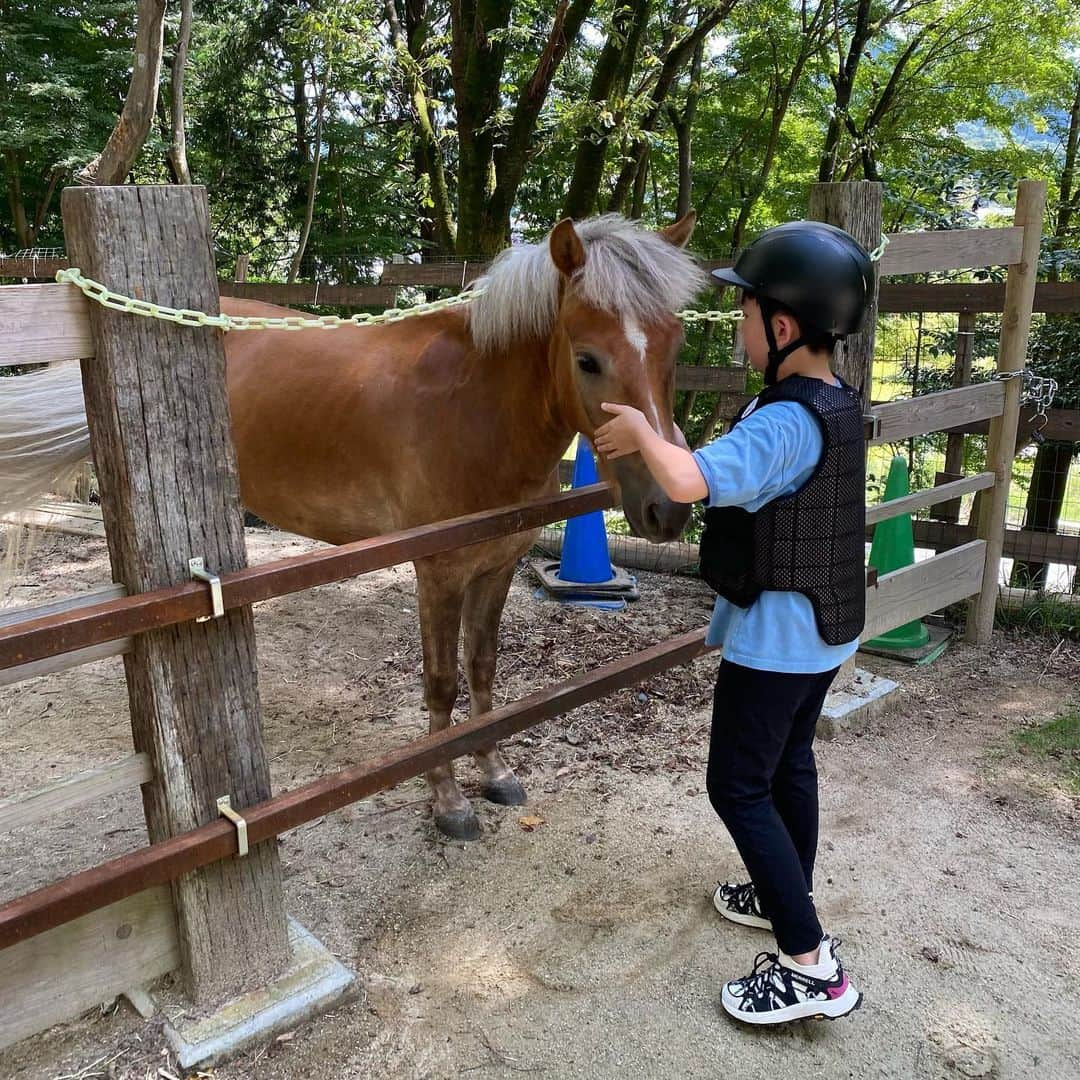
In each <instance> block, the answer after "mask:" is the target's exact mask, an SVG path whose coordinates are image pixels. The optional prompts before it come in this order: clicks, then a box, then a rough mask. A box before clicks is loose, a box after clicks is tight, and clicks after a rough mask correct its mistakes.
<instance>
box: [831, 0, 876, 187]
mask: <svg viewBox="0 0 1080 1080" xmlns="http://www.w3.org/2000/svg"><path fill="white" fill-rule="evenodd" d="M836 13H837V15H839V9H837V12H836ZM869 22H870V0H859V6H858V8H857V10H856V12H855V25H854V27H853V28H852V32H851V40H850V42H849V43H848V50H847V55H846V56H841V57H840V58H839V59H838V63H837V71H836V74H835V75H833V76H832V84H833V88H834V89H835V92H836V93H835V99H834V102H833V111H832V115H831V116H830V117H829V127H828V130H827V131H826V132H825V146H824V148H823V149H822V151H821V164H820V165H819V166H818V182H819V183H822V184H828V183H832V182H833V181H834V180H835V179H836V158H837V154H838V152H839V149H840V135H841V133H842V131H843V130H844V127H845V126H846V125H845V121H846V119H847V115H848V106H849V105H850V104H851V94H852V90H853V89H854V86H855V75H856V73H857V72H858V70H859V61H860V60H861V59H862V55H863V49H864V48H865V47H866V42H867V40H868V39H869V37H870V31H869ZM834 29H835V35H836V38H837V43H838V44H839V38H840V32H841V27H840V26H839V25H836V26H835V28H834Z"/></svg>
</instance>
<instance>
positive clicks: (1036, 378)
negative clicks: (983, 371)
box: [991, 367, 1058, 443]
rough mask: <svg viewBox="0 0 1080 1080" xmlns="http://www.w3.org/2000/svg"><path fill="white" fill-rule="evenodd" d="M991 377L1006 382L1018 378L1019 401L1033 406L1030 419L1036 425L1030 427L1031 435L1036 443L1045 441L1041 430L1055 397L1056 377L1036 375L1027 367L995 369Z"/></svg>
mask: <svg viewBox="0 0 1080 1080" xmlns="http://www.w3.org/2000/svg"><path fill="white" fill-rule="evenodd" d="M991 378H993V379H995V380H997V381H998V382H1008V381H1009V379H1019V380H1020V403H1021V404H1022V405H1034V406H1035V412H1034V414H1033V416H1032V418H1031V419H1032V421H1033V422H1034V423H1035V424H1037V425H1038V426H1037V427H1034V428H1033V429H1032V432H1031V436H1032V438H1033V439H1034V440H1035V441H1036V442H1037V443H1042V442H1045V441H1046V440H1045V438H1044V437H1043V434H1042V430H1043V428H1044V427H1046V425H1047V424H1048V423H1049V422H1050V417H1049V416H1047V414H1046V411H1047V409H1049V408H1051V407H1052V406H1053V404H1054V399H1055V398H1056V397H1057V392H1058V382H1057V379H1052V378H1050V376H1049V375H1036V374H1035V372H1033V371H1032V370H1031V368H1028V367H1022V368H1021V369H1020V370H1019V371H996V372H994V374H993V375H992V376H991Z"/></svg>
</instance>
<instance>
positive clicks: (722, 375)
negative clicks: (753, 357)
mask: <svg viewBox="0 0 1080 1080" xmlns="http://www.w3.org/2000/svg"><path fill="white" fill-rule="evenodd" d="M745 387H746V368H744V367H706V366H704V365H700V366H699V365H697V364H677V365H676V367H675V389H676V390H702V391H717V392H719V393H721V394H731V393H735V394H737V393H741V392H742V391H743V390H744V389H745Z"/></svg>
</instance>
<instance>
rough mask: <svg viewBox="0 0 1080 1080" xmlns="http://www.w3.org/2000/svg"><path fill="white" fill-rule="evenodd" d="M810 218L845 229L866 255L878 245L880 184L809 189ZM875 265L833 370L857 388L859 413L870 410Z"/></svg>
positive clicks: (829, 185)
mask: <svg viewBox="0 0 1080 1080" xmlns="http://www.w3.org/2000/svg"><path fill="white" fill-rule="evenodd" d="M810 217H811V218H813V219H814V220H815V221H824V222H826V223H827V224H829V225H835V226H837V228H840V229H845V230H846V231H847V232H849V233H851V235H852V236H854V237H855V239H856V240H858V241H859V243H860V244H862V245H863V247H865V248H866V250H867V251H873V250H874V248H876V247H877V246H878V245H879V244H880V243H881V184H879V183H876V182H873V181H869V180H856V181H852V182H848V183H839V184H811V185H810ZM880 276H881V275H880V274H879V273H878V264H877V263H875V264H874V298H873V302H872V304H871V305H870V311H869V314H868V315H867V317H866V321H865V322H864V323H863V329H862V330H861V331H860V332H859V333H858V334H852V335H851V336H850V337H848V338H847V339H845V340H844V341H842V342H841V343H840V344H839V345H837V347H836V358H835V360H834V362H833V368H834V370H835V371H836V373H837V374H838V375H839V376H840V377H841V378H842V379H843V380H844V381H845V382H847V383H849V384H850V385H852V386H854V387H857V388H861V389H862V396H863V412H866V411H867V410H868V409H869V408H870V394H871V390H872V388H873V382H874V335H875V332H876V330H877V310H878V282H879V279H880Z"/></svg>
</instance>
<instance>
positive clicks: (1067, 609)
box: [994, 593, 1080, 641]
mask: <svg viewBox="0 0 1080 1080" xmlns="http://www.w3.org/2000/svg"><path fill="white" fill-rule="evenodd" d="M994 626H995V627H997V628H998V629H999V630H1020V631H1023V632H1025V633H1034V634H1048V635H1050V636H1052V637H1060V638H1066V639H1068V640H1069V641H1080V605H1077V604H1073V603H1069V602H1068V601H1066V600H1061V599H1058V598H1057V597H1056V596H1055V595H1054V594H1053V593H1049V594H1046V593H1044V594H1041V595H1040V594H1037V593H1035V594H1032V598H1031V600H1030V601H1028V602H1027V603H1025V604H998V605H997V610H996V611H995V612H994Z"/></svg>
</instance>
